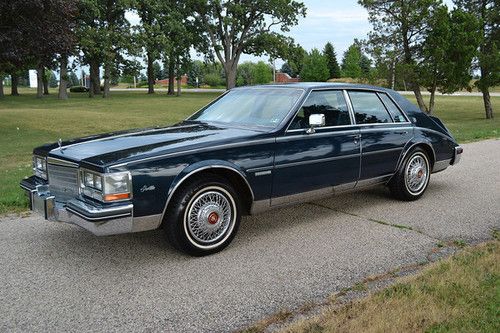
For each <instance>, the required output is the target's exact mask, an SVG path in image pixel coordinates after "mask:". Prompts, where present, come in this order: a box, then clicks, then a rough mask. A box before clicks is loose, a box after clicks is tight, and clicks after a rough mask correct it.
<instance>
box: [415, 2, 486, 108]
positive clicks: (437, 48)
mask: <svg viewBox="0 0 500 333" xmlns="http://www.w3.org/2000/svg"><path fill="white" fill-rule="evenodd" d="M477 31H478V21H477V19H476V18H475V17H474V16H473V15H471V14H468V13H465V12H464V11H462V10H461V9H456V10H453V11H452V12H448V8H447V7H446V6H440V7H438V8H436V9H435V11H434V12H433V14H432V16H431V17H430V19H429V32H428V33H427V35H426V39H425V43H424V44H423V47H422V55H421V59H422V60H421V61H420V62H419V67H418V69H417V71H418V73H419V75H420V77H421V82H422V83H423V84H424V85H425V86H426V87H427V90H428V91H429V92H430V99H429V107H428V113H429V114H430V113H432V112H433V110H434V101H435V94H436V91H440V92H442V93H453V92H455V91H457V90H460V89H463V88H470V87H469V86H470V80H471V79H472V76H471V64H472V59H473V58H474V56H475V54H476V49H477V46H478V42H477V41H478V39H479V35H478V33H477Z"/></svg>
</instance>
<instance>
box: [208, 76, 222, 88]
mask: <svg viewBox="0 0 500 333" xmlns="http://www.w3.org/2000/svg"><path fill="white" fill-rule="evenodd" d="M204 81H205V83H206V84H208V85H209V86H211V87H217V86H222V85H224V82H223V81H222V77H221V76H220V75H218V74H216V73H208V74H206V75H205V78H204Z"/></svg>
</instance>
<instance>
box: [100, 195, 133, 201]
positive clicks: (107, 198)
mask: <svg viewBox="0 0 500 333" xmlns="http://www.w3.org/2000/svg"><path fill="white" fill-rule="evenodd" d="M129 198H130V193H116V194H106V195H105V196H104V201H116V200H126V199H129Z"/></svg>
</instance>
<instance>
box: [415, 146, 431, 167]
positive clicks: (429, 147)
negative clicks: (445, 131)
mask: <svg viewBox="0 0 500 333" xmlns="http://www.w3.org/2000/svg"><path fill="white" fill-rule="evenodd" d="M417 147H418V148H422V149H423V150H424V151H425V153H426V154H427V156H428V157H429V160H430V161H429V162H430V163H431V170H432V168H433V167H434V162H435V156H434V151H433V150H432V148H431V146H429V145H428V144H425V143H420V144H418V145H416V146H415V147H414V148H417Z"/></svg>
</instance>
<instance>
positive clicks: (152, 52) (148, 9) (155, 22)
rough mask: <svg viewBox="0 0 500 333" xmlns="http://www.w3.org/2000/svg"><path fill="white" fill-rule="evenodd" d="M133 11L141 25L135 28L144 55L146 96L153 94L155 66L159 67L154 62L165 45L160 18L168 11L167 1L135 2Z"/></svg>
mask: <svg viewBox="0 0 500 333" xmlns="http://www.w3.org/2000/svg"><path fill="white" fill-rule="evenodd" d="M135 9H136V10H137V13H138V14H139V17H140V18H141V24H139V25H138V26H137V27H135V28H136V29H137V31H138V33H139V38H138V40H139V41H140V42H141V45H142V47H143V48H144V50H145V53H146V63H147V76H148V94H153V93H154V84H155V76H156V75H155V74H158V73H155V64H157V65H158V66H159V64H158V63H156V62H155V60H157V59H159V58H160V56H161V54H160V50H161V49H163V48H165V47H166V44H167V40H166V35H165V33H164V31H163V25H162V17H163V15H164V14H165V12H167V11H168V10H169V6H168V1H161V0H149V1H136V2H135ZM160 69H161V67H160Z"/></svg>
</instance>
